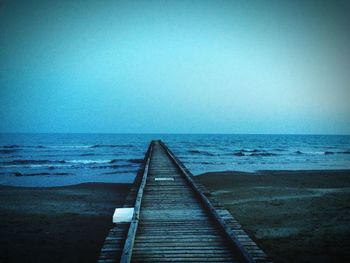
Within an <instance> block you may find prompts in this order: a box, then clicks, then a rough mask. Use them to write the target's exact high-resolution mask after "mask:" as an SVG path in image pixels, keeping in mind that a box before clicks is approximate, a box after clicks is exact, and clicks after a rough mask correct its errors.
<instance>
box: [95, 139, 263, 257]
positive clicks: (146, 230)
mask: <svg viewBox="0 0 350 263" xmlns="http://www.w3.org/2000/svg"><path fill="white" fill-rule="evenodd" d="M124 207H134V215H133V219H132V221H131V223H120V224H116V225H115V227H114V228H112V229H111V231H110V233H109V235H108V237H107V238H106V241H105V243H104V246H103V248H102V250H101V255H100V258H99V262H270V261H269V259H268V258H267V257H266V255H265V253H264V252H263V251H262V250H261V249H260V248H258V247H257V245H256V244H255V243H254V242H253V241H252V240H251V239H250V238H249V237H248V236H247V235H246V233H245V232H244V231H243V230H242V228H241V226H240V224H239V223H238V222H237V221H236V220H235V219H234V218H233V217H232V215H231V214H230V213H229V212H228V211H227V210H226V209H225V208H223V207H222V206H221V205H220V204H219V203H217V202H216V201H215V200H213V199H212V198H211V197H210V194H209V193H208V192H207V191H206V189H205V188H204V187H203V186H201V185H199V184H198V183H196V182H194V180H193V178H192V175H191V174H190V172H189V171H188V170H187V169H186V168H185V167H184V165H183V164H182V163H181V162H180V161H179V160H178V159H177V158H176V157H175V156H174V154H173V153H172V152H171V151H170V150H169V149H168V148H167V147H166V146H165V145H164V144H163V143H162V142H161V141H152V142H151V144H150V146H149V149H148V151H147V153H146V156H145V159H144V163H143V165H142V167H141V168H140V171H139V173H138V175H137V177H136V179H135V182H134V185H133V187H132V189H131V191H130V194H129V196H128V198H127V200H126V202H125V206H124Z"/></svg>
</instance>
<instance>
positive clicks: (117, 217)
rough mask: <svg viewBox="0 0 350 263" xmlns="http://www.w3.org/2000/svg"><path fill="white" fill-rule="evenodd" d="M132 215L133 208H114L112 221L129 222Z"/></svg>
mask: <svg viewBox="0 0 350 263" xmlns="http://www.w3.org/2000/svg"><path fill="white" fill-rule="evenodd" d="M133 215H134V208H133V207H128V208H116V209H115V211H114V214H113V223H115V224H116V223H123V222H131V220H132V217H133Z"/></svg>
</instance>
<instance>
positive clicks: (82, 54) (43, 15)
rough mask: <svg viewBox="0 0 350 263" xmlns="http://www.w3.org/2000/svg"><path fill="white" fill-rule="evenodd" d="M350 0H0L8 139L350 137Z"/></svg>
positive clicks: (3, 128) (0, 96) (2, 121)
mask: <svg viewBox="0 0 350 263" xmlns="http://www.w3.org/2000/svg"><path fill="white" fill-rule="evenodd" d="M346 2H347V1H344V2H342V1H273V0H272V1H262V0H261V1H260V0H259V1H205V0H201V1H180V0H179V1H88V0H87V1H86V0H84V1H30V0H26V1H6V0H5V1H1V2H0V132H94V133H95V132H96V133H98V132H103V133H253V134H257V133H288V134H295V133H296V134H299V133H300V134H350V103H349V101H350V85H349V84H350V48H349V47H350V33H349V32H350V31H349V28H350V15H349V14H350V5H349V4H347V3H346ZM348 2H349V1H348Z"/></svg>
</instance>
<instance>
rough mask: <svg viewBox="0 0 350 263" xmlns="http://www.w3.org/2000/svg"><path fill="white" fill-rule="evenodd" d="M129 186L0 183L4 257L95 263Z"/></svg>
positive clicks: (0, 235) (2, 259)
mask: <svg viewBox="0 0 350 263" xmlns="http://www.w3.org/2000/svg"><path fill="white" fill-rule="evenodd" d="M129 189H130V185H125V184H124V185H123V184H99V183H98V184H82V185H76V186H67V187H55V188H22V187H7V186H0V247H1V249H0V262H96V259H97V257H98V255H99V252H100V249H101V247H102V244H103V241H104V239H105V237H106V234H107V233H108V230H109V228H110V227H111V225H112V223H111V222H112V214H113V210H114V208H115V207H117V206H120V205H121V204H123V202H124V200H125V197H126V195H127V193H128V192H129Z"/></svg>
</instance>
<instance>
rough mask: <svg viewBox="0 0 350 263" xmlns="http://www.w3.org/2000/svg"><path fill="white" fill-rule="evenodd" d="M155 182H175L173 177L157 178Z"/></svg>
mask: <svg viewBox="0 0 350 263" xmlns="http://www.w3.org/2000/svg"><path fill="white" fill-rule="evenodd" d="M154 181H174V178H173V177H156V178H154Z"/></svg>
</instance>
